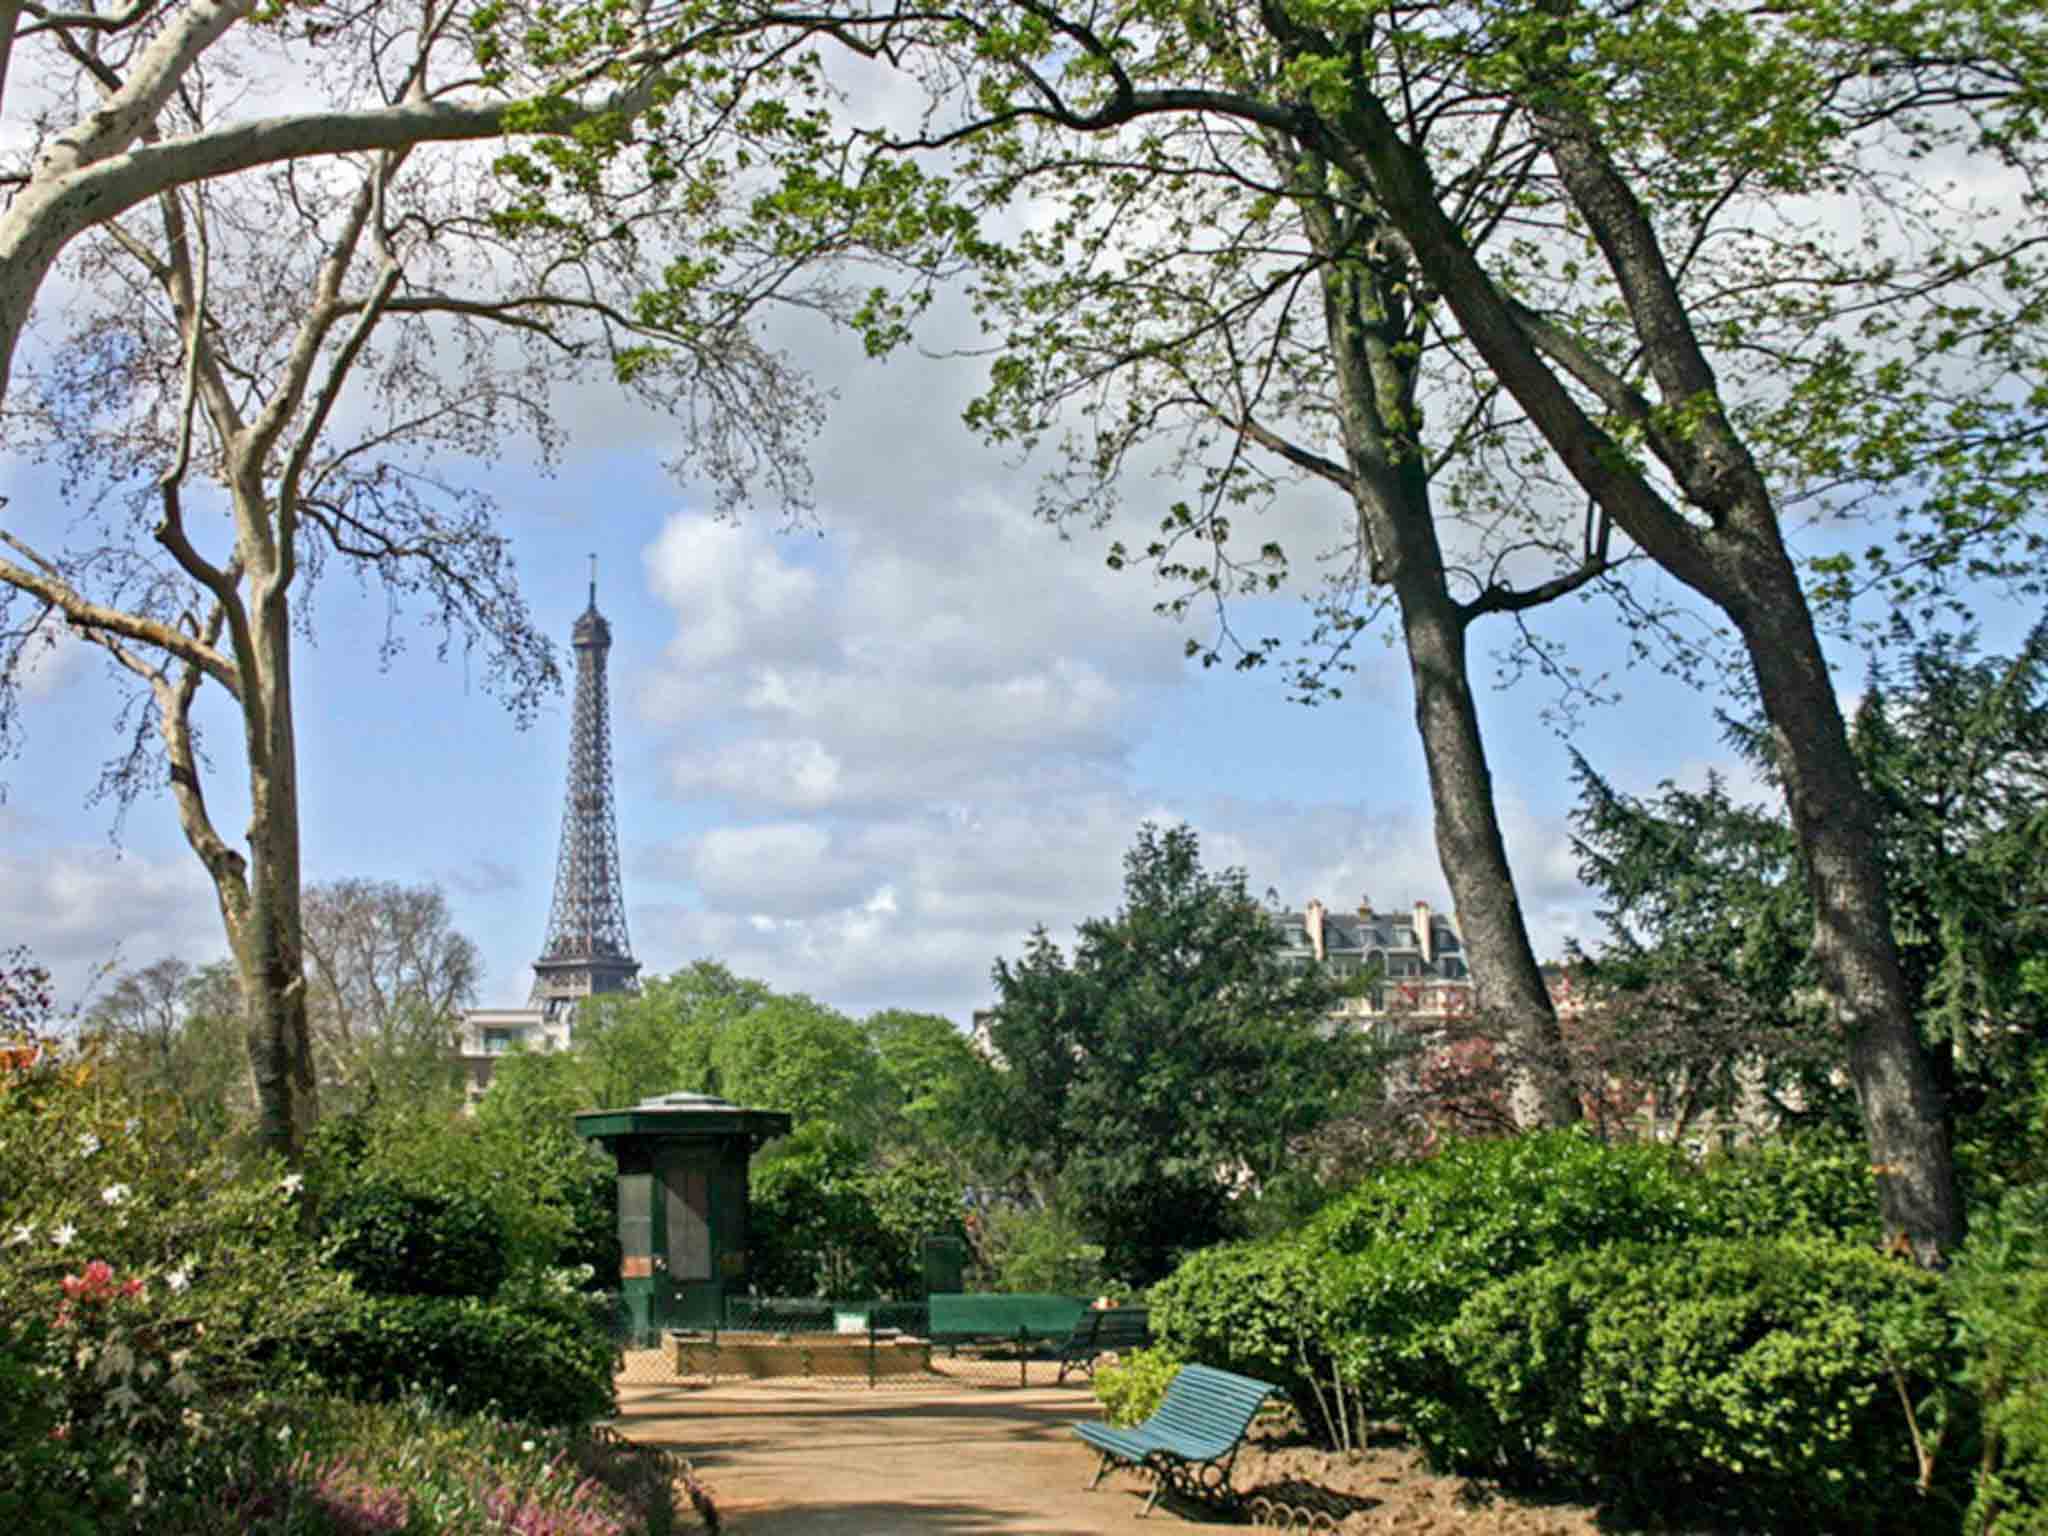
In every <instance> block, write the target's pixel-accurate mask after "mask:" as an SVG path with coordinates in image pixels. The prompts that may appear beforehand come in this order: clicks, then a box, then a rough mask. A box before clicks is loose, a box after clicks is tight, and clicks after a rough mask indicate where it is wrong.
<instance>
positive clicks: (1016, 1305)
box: [927, 1291, 1088, 1346]
mask: <svg viewBox="0 0 2048 1536" xmlns="http://www.w3.org/2000/svg"><path fill="white" fill-rule="evenodd" d="M927 1306H928V1309H929V1310H928V1316H929V1318H930V1322H931V1330H932V1331H931V1341H932V1342H933V1343H934V1344H951V1345H955V1346H958V1345H961V1344H978V1343H990V1344H996V1343H1000V1344H1015V1345H1026V1346H1028V1345H1031V1344H1034V1343H1043V1342H1046V1341H1048V1340H1057V1339H1064V1338H1066V1337H1067V1335H1069V1334H1070V1333H1072V1332H1073V1331H1074V1325H1075V1324H1076V1323H1078V1322H1079V1321H1080V1320H1081V1315H1082V1314H1083V1313H1084V1312H1086V1311H1087V1310H1088V1303H1087V1302H1085V1301H1083V1300H1081V1299H1080V1298H1079V1297H1078V1296H1035V1295H1020V1294H1011V1295H998V1294H995V1293H993V1292H979V1291H976V1292H951V1293H949V1292H943V1291H935V1292H933V1293H932V1296H931V1298H930V1300H929V1302H928V1303H927Z"/></svg>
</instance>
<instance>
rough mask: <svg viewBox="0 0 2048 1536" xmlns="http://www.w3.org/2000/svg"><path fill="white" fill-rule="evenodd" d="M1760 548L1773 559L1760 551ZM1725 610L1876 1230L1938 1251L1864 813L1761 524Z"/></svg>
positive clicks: (1899, 992)
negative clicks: (1780, 787)
mask: <svg viewBox="0 0 2048 1536" xmlns="http://www.w3.org/2000/svg"><path fill="white" fill-rule="evenodd" d="M1773 557H1774V558H1773ZM1750 564H1751V566H1752V568H1751V569H1750V570H1748V571H1746V572H1745V573H1744V579H1743V585H1744V587H1745V588H1746V589H1747V590H1748V591H1749V592H1750V593H1752V594H1754V596H1753V599H1752V600H1751V601H1748V602H1746V603H1744V604H1743V605H1742V606H1741V607H1740V608H1739V609H1736V608H1733V607H1731V612H1732V613H1733V614H1734V616H1735V618H1736V622H1737V624H1738V626H1739V627H1740V629H1741V632H1742V638H1743V641H1744V643H1745V645H1746V646H1747V647H1748V650H1749V656H1750V662H1751V665H1752V667H1753V668H1754V669H1755V673H1756V679H1757V686H1758V689H1759V691H1760V692H1761V694H1762V698H1763V706H1764V715H1765V718H1766V719H1767V720H1768V721H1769V723H1770V727H1771V734H1772V738H1773V741H1774V743H1775V745H1776V748H1777V760H1778V771H1779V776H1780V778H1781V780H1782V782H1783V784H1784V788H1785V799H1786V804H1787V806H1788V808H1789V809H1790V812H1791V816H1792V826H1793V829H1794V830H1795V831H1796V832H1797V834H1798V842H1799V851H1800V860H1801V863H1802V865H1803V867H1804V870H1805V874H1806V884H1807V890H1808V893H1809V895H1810V898H1811V900H1812V903H1813V955H1814V960H1815V962H1816V964H1817V965H1818V967H1819V971H1820V982H1821V989H1822V991H1823V992H1824V993H1825V994H1826V996H1827V999H1828V1003H1829V1006H1830V1011H1831V1012H1832V1014H1833V1016H1834V1019H1835V1022H1836V1025H1837V1027H1838V1028H1839V1029H1840V1030H1841V1032H1842V1037H1843V1041H1844V1044H1845V1045H1846V1047H1847V1052H1848V1068H1849V1080H1850V1082H1851V1084H1852V1085H1853V1086H1854V1088H1855V1092H1856V1100H1857V1104H1858V1105H1859V1107H1860V1108H1861V1110H1862V1113H1863V1124H1864V1134H1865V1137H1866V1138H1867V1140H1868V1142H1869V1146H1870V1160H1871V1164H1872V1167H1873V1168H1874V1170H1875V1171H1876V1175H1877V1188H1878V1208H1879V1213H1880V1215H1881V1217H1882V1219H1883V1222H1884V1230H1885V1236H1886V1238H1887V1239H1888V1240H1889V1241H1891V1242H1893V1243H1900V1242H1903V1243H1904V1244H1907V1245H1909V1246H1910V1247H1911V1249H1912V1251H1913V1253H1914V1255H1915V1257H1917V1258H1918V1259H1919V1260H1920V1262H1922V1263H1923V1264H1938V1263H1940V1262H1941V1260H1942V1258H1943V1257H1944V1256H1945V1255H1946V1254H1948V1253H1950V1252H1951V1251H1953V1250H1954V1248H1955V1247H1956V1246H1957V1245H1958V1244H1959V1243H1960V1242H1961V1241H1962V1237H1963V1215H1962V1206H1961V1202H1960V1200H1959V1198H1958V1195H1957V1192H1956V1185H1955V1173H1954V1164H1953V1162H1952V1160H1951V1155H1950V1148H1949V1142H1948V1124H1947V1117H1946V1116H1945V1115H1944V1113H1943V1110H1942V1101H1941V1095H1940V1092H1939V1090H1938V1089H1937V1088H1936V1086H1935V1081H1934V1075H1933V1072H1932V1071H1931V1069H1930V1068H1929V1065H1928V1061H1927V1057H1926V1054H1925V1053H1924V1052H1923V1051H1922V1049H1921V1046H1920V1038H1919V1032H1918V1030H1917V1029H1916V1028H1915V1025H1914V1010H1913V1000H1912V998H1911V996H1910V995H1909V994H1908V991H1907V988H1906V982H1905V977H1904V974H1903V973H1902V972H1901V970H1900V968H1899V957H1898V948H1897V945H1896V943H1895V941H1894V938H1893V935H1892V925H1891V910H1890V902H1889V899H1888V897H1887V895H1886V891H1885V878H1884V864H1883V862H1882V859H1881V856H1880V853H1879V850H1878V846H1877V822H1876V817H1875V814H1874V811H1873V807H1872V805H1871V800H1870V793H1869V790H1868V789H1867V788H1866V787H1865V785H1864V783H1863V779H1862V775H1861V773H1860V772H1859V771H1858V769H1857V766H1856V759H1855V756H1854V755H1853V753H1852V752H1851V750H1850V747H1849V733H1848V729H1847V726H1846V725H1845V723H1844V721H1843V719H1842V713H1841V708H1840V706H1839V705H1838V704H1837V702H1836V699H1835V690H1834V682H1833V679H1832V678H1831V677H1830V676H1829V673H1828V669H1827V662H1826V659H1825V657H1824V656H1823V654H1822V652H1821V647H1820V640H1819V637H1818V636H1817V635H1816V634H1815V632H1814V628H1813V620H1812V615H1811V612H1810V610H1809V609H1808V608H1807V605H1806V600H1805V594H1804V593H1803V592H1802V591H1801V590H1800V587H1799V578H1798V574H1797V572H1796V571H1795V570H1794V569H1793V567H1792V564H1791V562H1790V560H1789V559H1788V558H1786V556H1785V553H1784V549H1783V546H1782V545H1780V544H1779V543H1778V541H1777V539H1776V537H1775V534H1774V533H1773V535H1772V537H1771V538H1770V540H1769V545H1768V553H1767V554H1766V555H1765V556H1764V558H1762V559H1760V560H1756V561H1753V562H1750Z"/></svg>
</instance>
